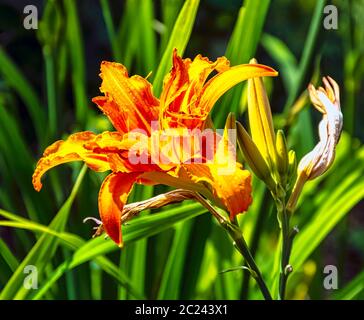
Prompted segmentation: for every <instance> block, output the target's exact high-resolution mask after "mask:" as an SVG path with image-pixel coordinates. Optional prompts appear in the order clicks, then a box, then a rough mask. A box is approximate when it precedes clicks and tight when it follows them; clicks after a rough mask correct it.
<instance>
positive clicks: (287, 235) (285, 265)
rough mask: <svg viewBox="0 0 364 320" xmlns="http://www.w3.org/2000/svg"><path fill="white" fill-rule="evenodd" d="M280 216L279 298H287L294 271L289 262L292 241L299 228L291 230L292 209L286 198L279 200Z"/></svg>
mask: <svg viewBox="0 0 364 320" xmlns="http://www.w3.org/2000/svg"><path fill="white" fill-rule="evenodd" d="M277 211H278V218H279V221H280V226H281V232H282V256H281V272H280V275H279V298H280V299H281V300H284V299H285V294H286V287H287V280H288V276H289V275H290V274H291V272H292V271H293V269H292V266H291V265H290V264H289V258H290V256H291V251H292V243H293V239H294V236H295V235H296V234H297V232H298V229H297V228H294V229H293V230H292V231H291V230H290V217H291V211H289V210H288V209H287V207H286V203H285V200H284V198H282V199H280V200H278V201H277Z"/></svg>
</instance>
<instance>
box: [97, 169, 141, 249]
mask: <svg viewBox="0 0 364 320" xmlns="http://www.w3.org/2000/svg"><path fill="white" fill-rule="evenodd" d="M138 175H139V174H136V173H121V172H117V173H111V174H110V175H108V176H107V177H106V178H105V180H104V182H103V183H102V186H101V189H100V192H99V212H100V218H101V220H102V223H103V226H104V229H105V231H106V233H107V234H108V236H109V237H110V238H111V239H112V240H113V241H114V242H115V243H116V244H118V245H119V246H121V244H122V237H121V212H122V210H123V207H124V205H125V203H126V201H127V198H128V195H129V193H130V191H131V189H132V187H133V184H134V182H135V181H136V179H137V177H138Z"/></svg>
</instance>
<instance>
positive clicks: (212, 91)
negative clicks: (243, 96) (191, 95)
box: [199, 64, 278, 113]
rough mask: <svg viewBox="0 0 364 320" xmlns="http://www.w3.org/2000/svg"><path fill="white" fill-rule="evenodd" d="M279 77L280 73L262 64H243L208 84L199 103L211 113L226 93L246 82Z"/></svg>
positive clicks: (230, 69)
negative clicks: (254, 79) (258, 78)
mask: <svg viewBox="0 0 364 320" xmlns="http://www.w3.org/2000/svg"><path fill="white" fill-rule="evenodd" d="M277 75H278V72H277V71H275V70H274V69H273V68H271V67H268V66H265V65H261V64H241V65H238V66H235V67H231V68H229V69H228V70H226V71H224V72H220V73H219V74H217V75H216V76H214V77H213V78H211V79H210V80H209V81H208V82H207V83H206V85H205V87H204V90H203V93H202V96H201V100H200V103H199V106H200V109H201V110H203V111H204V112H206V113H209V112H210V111H211V109H212V107H213V106H214V104H215V103H216V102H217V100H219V98H220V97H221V96H222V95H223V94H224V93H225V92H226V91H228V90H229V89H231V88H232V87H233V86H235V85H237V84H238V83H240V82H242V81H244V80H247V79H249V78H257V77H274V76H277Z"/></svg>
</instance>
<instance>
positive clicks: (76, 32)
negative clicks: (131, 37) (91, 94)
mask: <svg viewBox="0 0 364 320" xmlns="http://www.w3.org/2000/svg"><path fill="white" fill-rule="evenodd" d="M64 6H65V12H66V19H67V23H66V25H67V31H66V34H67V43H68V53H69V55H70V58H71V59H70V60H71V68H72V72H71V75H72V85H73V94H74V102H75V107H76V119H77V124H78V125H79V126H80V127H81V128H85V126H86V123H87V119H88V114H89V113H90V108H88V107H87V106H88V104H89V103H88V102H89V101H88V98H87V94H86V74H85V53H84V49H83V41H82V33H81V27H80V21H79V19H78V13H77V2H76V1H73V0H64Z"/></svg>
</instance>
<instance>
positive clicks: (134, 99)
mask: <svg viewBox="0 0 364 320" xmlns="http://www.w3.org/2000/svg"><path fill="white" fill-rule="evenodd" d="M213 71H215V72H216V75H215V76H213V77H211V78H210V79H209V80H208V77H209V75H210V74H211V73H212V72H213ZM275 75H277V72H276V71H275V70H273V69H272V68H270V67H267V66H264V65H259V64H246V65H239V66H235V67H230V66H229V61H228V60H227V59H226V58H225V57H222V58H218V59H217V60H216V61H215V62H211V61H209V60H208V59H207V58H204V57H202V56H201V55H198V56H197V57H196V58H195V59H194V60H193V61H191V60H190V59H182V58H181V57H179V56H178V55H177V53H176V51H174V54H173V67H172V70H171V72H170V73H169V74H168V75H167V76H166V77H165V79H164V86H163V91H162V93H161V95H160V99H158V98H156V97H155V96H154V95H153V92H152V85H151V84H150V83H149V82H148V81H147V80H146V79H144V78H143V77H140V76H138V75H135V76H132V77H129V75H128V72H127V70H126V68H125V67H124V66H123V65H121V64H119V63H114V62H106V61H104V62H102V64H101V78H102V85H101V88H100V90H101V92H102V93H103V94H104V95H103V96H99V97H95V98H94V99H93V102H95V103H96V104H97V105H98V107H99V108H100V109H101V110H102V111H103V112H104V114H106V115H107V116H108V118H109V119H110V121H111V123H112V124H113V126H114V127H115V129H116V131H113V132H103V133H101V134H94V133H92V132H89V131H85V132H78V133H75V134H72V135H71V136H69V138H68V139H67V140H65V141H63V140H60V141H57V142H55V143H54V144H52V145H51V146H49V147H48V148H47V149H46V150H45V152H44V154H43V157H42V158H41V159H40V160H39V162H38V164H37V167H36V169H35V172H34V175H33V185H34V188H35V189H36V190H38V191H39V190H40V189H41V187H42V183H41V177H42V176H43V174H44V173H45V172H46V171H47V170H49V169H50V168H52V167H54V166H57V165H59V164H62V163H66V162H71V161H84V162H85V163H86V164H87V165H88V167H89V168H91V169H92V170H95V171H99V172H101V171H112V172H111V173H110V174H109V175H108V176H107V177H106V178H105V180H104V182H103V184H102V186H101V189H100V193H99V201H98V202H99V212H100V217H101V220H102V222H103V225H104V229H105V231H106V233H107V234H108V235H109V236H110V238H112V239H113V240H114V241H115V242H116V243H117V244H119V245H120V244H121V243H122V238H121V226H120V223H121V222H120V221H121V213H122V210H123V206H124V204H125V203H126V202H127V198H128V194H129V193H130V191H131V189H132V187H133V185H134V183H143V184H155V183H163V184H166V185H170V186H173V187H181V188H184V189H188V190H193V191H196V192H199V193H201V194H202V195H204V196H205V197H207V198H209V199H210V200H212V201H214V202H215V204H217V205H219V206H221V207H222V208H224V209H226V210H227V211H228V212H229V214H230V217H231V218H233V217H234V216H235V215H237V214H239V213H242V212H244V211H246V210H247V209H248V207H249V205H250V203H251V201H252V198H251V176H250V173H249V172H248V171H246V170H243V169H242V165H241V164H239V163H236V162H235V154H234V153H233V146H232V144H231V143H230V142H229V141H228V139H227V137H226V135H225V134H224V135H221V136H220V135H218V134H217V133H216V132H215V131H212V132H213V133H212V135H213V137H214V143H212V144H210V143H207V142H206V139H205V138H204V137H202V138H201V139H197V138H195V140H198V143H197V144H196V143H195V141H194V144H193V145H194V146H193V147H192V151H191V146H189V150H186V146H185V145H184V144H181V139H175V137H178V138H182V140H183V139H184V138H185V137H186V135H188V136H190V135H192V136H193V137H199V136H198V135H196V136H195V133H196V132H199V130H200V131H201V130H203V129H204V128H205V127H206V124H207V119H208V115H209V113H210V111H211V109H212V107H213V106H214V104H215V103H216V102H217V100H218V99H219V98H220V97H221V96H222V95H223V94H224V93H225V92H226V91H227V90H229V89H230V88H231V87H233V86H234V85H236V84H237V83H239V82H241V81H244V80H246V79H248V78H253V77H255V78H256V77H263V76H275ZM153 123H154V124H157V128H155V126H153ZM168 130H170V131H168ZM186 130H187V132H188V133H187V134H186ZM165 132H172V134H171V136H172V138H171V139H169V140H168V139H167V142H168V143H170V144H172V146H169V147H168V148H165V147H166V146H165V144H166V143H167V142H166V141H164V142H163V141H161V135H162V136H163V134H165ZM156 140H158V141H157V142H159V147H160V150H156V148H155V144H154V143H153V141H156ZM206 144H207V145H206ZM136 145H137V146H138V148H135V146H136ZM205 149H206V150H207V151H206V150H205ZM131 150H133V154H134V156H137V158H138V159H139V160H140V159H141V158H143V159H144V160H146V161H132V160H131V158H130V151H131ZM161 150H162V152H161V153H159V154H158V155H157V156H156V152H157V151H159V152H160V151H161ZM165 150H167V151H165ZM201 150H205V151H201ZM187 151H188V152H187ZM208 154H210V155H208ZM161 158H163V159H164V160H166V159H167V160H169V161H153V160H155V159H157V160H158V159H159V160H161ZM134 160H135V159H134ZM197 160H198V161H197ZM232 163H233V168H232V170H230V171H228V172H225V173H222V172H223V171H221V169H224V166H226V165H229V166H231V164H232ZM230 169H231V168H230Z"/></svg>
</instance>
